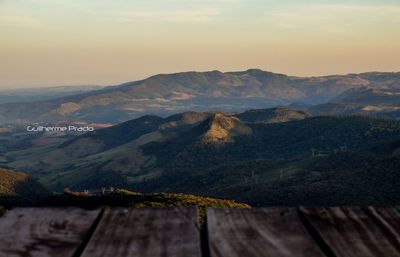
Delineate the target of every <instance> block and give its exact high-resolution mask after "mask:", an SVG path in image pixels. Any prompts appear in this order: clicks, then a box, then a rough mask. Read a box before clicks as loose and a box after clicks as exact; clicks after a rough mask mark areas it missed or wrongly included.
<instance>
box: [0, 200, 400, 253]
mask: <svg viewBox="0 0 400 257" xmlns="http://www.w3.org/2000/svg"><path fill="white" fill-rule="evenodd" d="M3 256H4V257H17V256H18V257H47V256H48V257H57V256H73V257H77V256H85V257H92V256H93V257H97V256H105V257H109V256H110V257H120V256H121V257H127V256H135V257H201V256H202V257H321V256H327V257H347V256H348V257H357V256H360V257H372V256H377V257H384V256H388V257H391V256H400V215H399V213H398V212H397V211H396V210H395V209H390V208H372V207H371V208H339V207H337V208H336V207H335V208H318V209H313V208H261V209H258V208H253V209H208V210H207V221H206V224H205V225H204V226H203V227H202V226H200V224H199V216H198V209H197V208H196V207H182V208H161V209H152V208H143V209H122V208H116V209H115V208H114V209H110V208H103V209H98V210H82V209H77V208H18V209H13V210H11V211H8V212H6V213H5V214H4V215H3V216H2V217H0V257H3Z"/></svg>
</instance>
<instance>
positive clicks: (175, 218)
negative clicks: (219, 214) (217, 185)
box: [83, 207, 201, 257]
mask: <svg viewBox="0 0 400 257" xmlns="http://www.w3.org/2000/svg"><path fill="white" fill-rule="evenodd" d="M83 256H86V257H98V256H107V257H109V256H112V257H119V256H121V257H129V256H135V257H139V256H140V257H150V256H151V257H157V256H160V257H161V256H162V257H200V256H201V249H200V231H199V224H198V211H197V208H196V207H186V208H141V209H106V211H105V213H104V215H103V217H102V219H101V222H100V223H99V225H98V227H97V229H96V231H95V233H94V235H93V237H92V239H91V240H90V242H89V244H88V245H87V247H86V248H85V251H84V252H83Z"/></svg>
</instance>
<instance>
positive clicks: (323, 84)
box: [0, 69, 400, 124]
mask: <svg viewBox="0 0 400 257" xmlns="http://www.w3.org/2000/svg"><path fill="white" fill-rule="evenodd" d="M361 87H367V88H372V89H381V88H389V87H390V88H399V87H400V73H394V72H392V73H383V72H373V73H361V74H348V75H334V76H323V77H308V78H307V77H304V78H302V77H293V76H288V75H284V74H277V73H272V72H267V71H262V70H258V69H250V70H247V71H241V72H225V73H223V72H220V71H210V72H182V73H175V74H160V75H155V76H152V77H149V78H147V79H145V80H140V81H135V82H128V83H124V84H121V85H119V86H113V87H106V88H103V89H100V90H94V91H89V92H85V93H82V94H77V95H71V96H66V97H61V98H56V99H51V100H45V101H37V102H27V103H7V104H0V124H2V123H3V124H4V123H13V122H32V121H33V122H38V121H39V122H54V121H68V120H74V121H83V122H98V123H119V122H122V121H126V120H129V119H132V118H137V117H139V116H141V115H143V114H146V113H147V114H148V113H153V114H157V115H163V116H165V115H170V114H174V113H179V112H182V111H213V110H218V111H243V110H246V109H259V108H268V107H274V106H278V105H289V104H291V103H295V102H302V103H305V104H310V105H314V104H321V103H325V102H327V101H330V100H331V99H334V98H335V97H337V96H338V95H340V94H341V93H343V92H345V91H347V90H349V89H354V88H361Z"/></svg>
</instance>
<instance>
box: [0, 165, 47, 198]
mask: <svg viewBox="0 0 400 257" xmlns="http://www.w3.org/2000/svg"><path fill="white" fill-rule="evenodd" d="M49 194H50V192H49V191H47V189H45V188H44V187H43V186H42V185H41V184H39V183H38V182H36V181H35V180H33V179H32V178H30V177H29V176H28V175H26V174H25V173H22V172H13V171H10V170H6V169H1V168H0V205H9V204H10V203H12V204H22V205H23V204H31V203H34V202H36V201H39V200H41V199H43V198H44V197H47V196H48V195H49Z"/></svg>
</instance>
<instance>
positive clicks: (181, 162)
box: [4, 108, 400, 205]
mask: <svg viewBox="0 0 400 257" xmlns="http://www.w3.org/2000/svg"><path fill="white" fill-rule="evenodd" d="M396 140H400V121H397V120H389V119H380V118H373V117H363V116H348V117H333V116H315V117H314V116H311V115H310V114H308V113H305V112H303V111H296V110H291V109H287V108H273V109H261V110H250V111H246V112H243V113H220V112H217V113H211V112H199V113H197V112H186V113H181V114H177V115H173V116H170V117H167V118H161V117H157V116H149V115H147V116H143V117H141V118H138V119H134V120H130V121H127V122H124V123H121V124H119V125H116V126H113V127H110V128H105V129H101V130H97V131H95V132H90V133H87V134H84V135H81V136H77V137H75V138H73V139H71V140H68V141H66V142H62V143H54V144H50V145H46V146H37V147H33V148H28V149H23V150H16V151H10V152H8V153H6V154H5V157H6V158H7V160H8V161H7V162H5V163H4V165H6V166H8V167H10V168H13V169H18V170H24V171H26V172H28V173H29V174H30V175H31V176H33V177H34V178H37V179H38V180H39V181H40V182H41V183H43V184H44V185H46V186H48V187H49V188H51V189H52V190H56V191H62V190H63V189H64V188H67V187H68V188H71V189H72V190H84V189H98V188H100V187H108V186H113V187H117V188H127V189H131V190H134V191H140V192H145V193H152V192H180V193H194V194H200V195H207V196H211V197H223V198H232V199H237V200H241V201H244V202H249V203H251V204H252V205H273V204H278V203H279V202H282V203H285V204H288V205H291V204H293V205H295V204H301V203H304V204H307V203H309V204H314V203H315V204H318V199H319V198H318V197H314V198H313V196H312V195H313V193H315V196H317V195H324V197H331V198H329V199H328V198H326V199H325V200H326V203H332V204H334V203H337V204H346V203H348V204H350V203H351V202H350V200H349V199H353V200H357V201H359V202H360V203H368V202H371V203H375V201H378V199H380V200H382V201H383V202H386V203H389V202H390V203H393V202H396V201H397V198H393V194H392V193H387V194H385V193H384V192H383V191H379V192H378V191H376V190H375V191H374V190H372V191H371V192H373V193H368V192H364V191H363V190H367V189H368V188H369V187H373V186H374V187H375V186H377V185H381V186H382V188H385V190H386V189H387V190H389V187H390V186H391V184H389V183H391V181H392V180H394V179H397V177H396V176H397V172H396V170H397V168H396V167H398V166H397V165H398V150H392V151H390V152H385V153H380V154H375V153H374V152H373V151H372V150H368V149H370V148H371V147H372V146H375V145H377V146H385V145H386V144H387V142H389V141H390V142H392V141H394V142H395V141H396ZM396 149H397V148H396ZM396 153H397V154H396ZM381 173H383V174H381ZM335 174H337V177H335ZM339 182H340V183H341V184H340V183H339ZM350 182H351V183H353V184H351V183H350ZM332 183H333V184H332ZM357 183H361V184H360V186H357V185H358V184H357ZM374 183H375V184H374ZM196 185H198V186H196ZM285 188H286V189H285ZM325 189H326V190H334V192H348V195H349V198H345V197H344V196H343V195H340V193H333V192H331V191H329V192H328V191H326V190H325ZM285 190H286V191H285ZM288 190H289V191H288ZM290 190H292V191H290ZM293 190H294V191H293ZM296 190H298V193H299V194H298V195H296V194H295V192H297V191H296ZM324 190H325V191H324ZM336 190H338V191H336ZM346 190H350V191H351V190H353V191H351V192H350V191H346ZM285 192H288V193H285ZM388 192H389V191H388ZM343 194H344V193H343ZM356 194H359V195H360V197H358V198H357V197H355V195H356ZM374 194H376V196H375V197H374V196H373V195H374ZM350 196H352V197H350ZM285 197H286V198H285ZM321 199H323V198H321ZM321 201H322V200H321Z"/></svg>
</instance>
